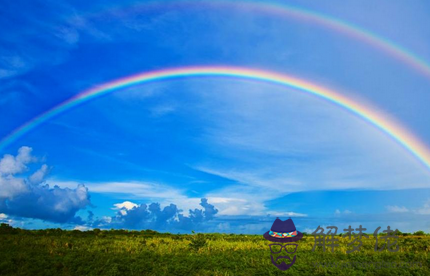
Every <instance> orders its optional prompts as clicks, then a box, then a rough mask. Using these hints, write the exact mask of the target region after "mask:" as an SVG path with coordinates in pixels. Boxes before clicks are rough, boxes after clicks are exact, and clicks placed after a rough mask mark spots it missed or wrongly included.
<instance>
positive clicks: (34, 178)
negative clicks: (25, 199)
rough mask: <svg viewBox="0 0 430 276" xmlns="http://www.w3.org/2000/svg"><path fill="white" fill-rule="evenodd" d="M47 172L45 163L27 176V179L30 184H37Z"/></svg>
mask: <svg viewBox="0 0 430 276" xmlns="http://www.w3.org/2000/svg"><path fill="white" fill-rule="evenodd" d="M47 174H48V166H47V165H46V164H43V165H42V167H40V169H38V170H37V171H36V172H35V173H33V174H32V175H31V176H30V177H29V180H30V182H31V183H32V184H39V183H41V182H42V181H43V180H44V179H45V176H46V175H47Z"/></svg>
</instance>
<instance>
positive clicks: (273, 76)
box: [0, 66, 430, 170]
mask: <svg viewBox="0 0 430 276" xmlns="http://www.w3.org/2000/svg"><path fill="white" fill-rule="evenodd" d="M192 77H232V78H236V79H247V80H253V81H259V82H267V83H271V84H276V85H281V86H284V87H288V88H295V89H297V91H301V92H304V93H307V94H309V95H314V96H317V97H319V98H322V99H325V100H327V101H329V102H331V103H333V104H336V105H337V106H340V107H342V108H344V109H346V110H348V111H350V112H352V113H354V114H356V115H358V116H359V117H361V118H362V119H364V120H366V121H367V122H369V123H370V124H372V125H373V126H375V127H376V128H378V129H379V130H381V131H382V132H384V133H385V134H387V135H388V136H389V137H391V138H392V139H393V140H395V141H396V142H398V143H399V144H400V145H401V146H402V147H404V148H405V149H406V150H407V151H409V152H410V153H411V154H412V155H414V156H415V157H416V158H417V159H418V160H419V161H420V162H421V163H422V164H423V165H424V166H425V167H426V168H427V169H429V170H430V151H429V149H428V148H427V147H426V145H425V144H423V143H422V142H421V141H420V140H419V139H418V138H416V137H415V136H414V135H413V134H411V133H410V132H409V131H407V130H406V129H405V128H404V127H402V126H401V125H400V124H398V123H396V122H395V121H394V120H392V119H388V118H387V117H386V116H384V115H382V114H380V113H379V112H378V111H377V110H376V109H374V108H370V107H368V106H365V105H363V104H360V103H358V102H356V101H353V100H351V99H349V98H347V97H346V96H344V95H342V94H340V93H338V92H335V91H333V90H331V89H327V88H325V87H323V86H320V85H317V84H314V83H311V82H309V81H305V80H302V79H299V78H296V77H293V76H289V75H285V74H279V73H274V72H269V71H261V70H254V69H249V68H241V67H216V66H211V67H204V66H198V67H179V68H171V69H163V70H158V71H151V72H144V73H141V74H137V75H133V76H129V77H125V78H121V79H118V80H114V81H111V82H107V83H104V84H102V85H99V86H96V87H94V88H91V89H89V90H87V91H84V92H81V93H79V94H77V95H76V96H74V97H72V98H70V99H68V100H66V101H64V102H63V103H61V104H59V105H57V106H55V107H53V108H52V109H50V110H48V111H46V112H44V113H42V114H40V115H39V116H37V117H35V118H33V119H32V120H30V121H28V122H27V123H25V124H23V125H22V126H21V127H19V128H17V129H16V130H14V131H13V132H12V133H10V134H9V135H8V136H6V137H4V138H3V139H2V140H1V141H0V149H2V148H4V147H5V146H6V145H8V144H10V143H12V142H13V141H15V140H16V139H18V138H19V137H21V136H22V135H24V134H25V133H27V132H29V131H30V130H32V129H34V128H36V127H37V126H40V125H41V124H42V123H44V122H46V121H48V120H49V119H51V118H53V117H54V116H56V115H59V114H62V113H63V112H65V111H67V110H69V109H71V108H72V107H75V106H78V105H80V104H82V103H85V102H88V101H90V100H92V99H96V98H97V97H101V96H103V95H106V94H109V93H112V92H114V91H117V90H120V89H123V88H126V87H130V86H132V85H136V84H143V83H149V82H155V81H164V80H169V79H176V78H192Z"/></svg>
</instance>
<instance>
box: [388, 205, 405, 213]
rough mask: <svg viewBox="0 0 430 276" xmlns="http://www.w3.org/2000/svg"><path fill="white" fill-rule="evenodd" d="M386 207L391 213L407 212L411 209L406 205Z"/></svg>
mask: <svg viewBox="0 0 430 276" xmlns="http://www.w3.org/2000/svg"><path fill="white" fill-rule="evenodd" d="M385 208H386V209H387V211H388V212H390V213H406V212H409V209H408V208H406V207H404V206H401V207H399V206H396V205H394V206H385Z"/></svg>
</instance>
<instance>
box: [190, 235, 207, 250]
mask: <svg viewBox="0 0 430 276" xmlns="http://www.w3.org/2000/svg"><path fill="white" fill-rule="evenodd" d="M205 245H206V238H205V236H204V235H203V234H200V233H199V234H197V235H196V236H194V239H193V240H192V241H191V243H190V244H189V247H190V248H191V249H193V250H195V251H198V250H199V249H200V248H202V247H203V246H205Z"/></svg>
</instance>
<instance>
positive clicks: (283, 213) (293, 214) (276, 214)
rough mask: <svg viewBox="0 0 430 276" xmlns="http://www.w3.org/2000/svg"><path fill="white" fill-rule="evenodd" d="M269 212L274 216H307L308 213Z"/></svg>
mask: <svg viewBox="0 0 430 276" xmlns="http://www.w3.org/2000/svg"><path fill="white" fill-rule="evenodd" d="M268 214H269V215H271V216H274V217H307V216H308V215H307V214H302V213H295V212H270V211H268Z"/></svg>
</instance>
